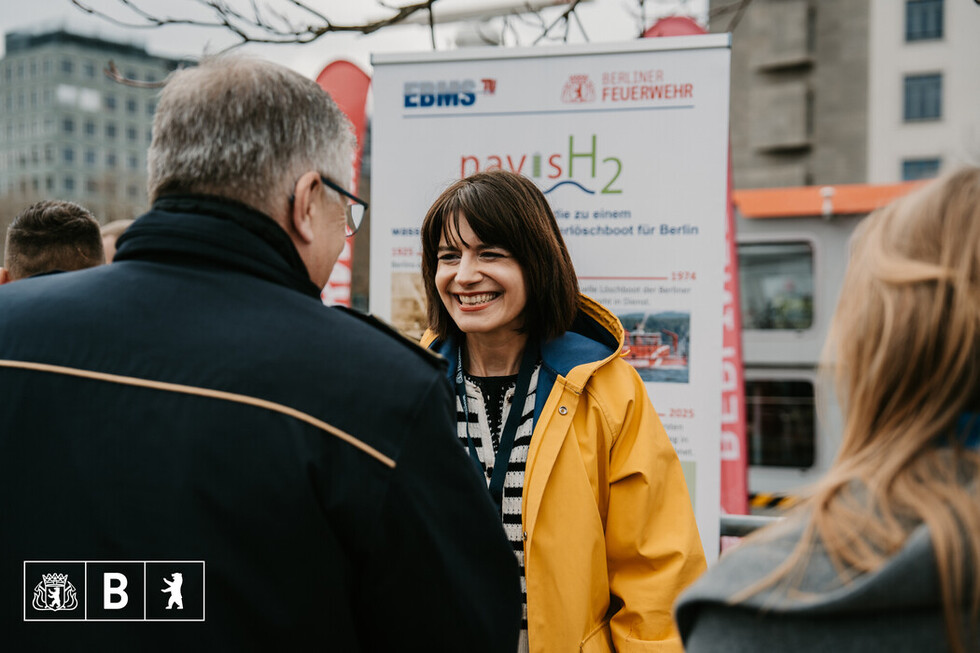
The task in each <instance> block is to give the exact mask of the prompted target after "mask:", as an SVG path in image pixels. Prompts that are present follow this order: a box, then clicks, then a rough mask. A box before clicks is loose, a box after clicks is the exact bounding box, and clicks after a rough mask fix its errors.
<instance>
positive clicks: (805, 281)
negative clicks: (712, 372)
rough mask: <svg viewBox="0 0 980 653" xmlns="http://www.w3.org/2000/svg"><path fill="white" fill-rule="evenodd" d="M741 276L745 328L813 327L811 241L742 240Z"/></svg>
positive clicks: (739, 269)
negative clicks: (749, 241) (751, 241)
mask: <svg viewBox="0 0 980 653" xmlns="http://www.w3.org/2000/svg"><path fill="white" fill-rule="evenodd" d="M738 278H739V283H740V287H739V291H740V294H741V297H742V328H743V329H792V330H799V329H809V328H810V327H811V326H813V247H812V246H811V245H810V243H807V242H770V243H739V245H738Z"/></svg>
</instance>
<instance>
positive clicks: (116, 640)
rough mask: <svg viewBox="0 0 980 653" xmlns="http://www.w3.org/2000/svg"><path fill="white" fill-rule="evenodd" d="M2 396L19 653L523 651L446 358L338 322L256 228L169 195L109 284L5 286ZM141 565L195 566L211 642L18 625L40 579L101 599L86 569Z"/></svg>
mask: <svg viewBox="0 0 980 653" xmlns="http://www.w3.org/2000/svg"><path fill="white" fill-rule="evenodd" d="M37 364H42V365H43V366H50V367H40V368H38V367H37ZM167 384H169V385H167ZM214 391H217V392H214ZM223 393H227V394H223ZM0 397H2V399H0V402H2V403H0V633H3V637H2V638H3V642H4V643H3V648H4V649H6V650H53V649H57V650H97V649H98V650H141V651H145V650H167V651H170V650H229V651H232V650H236V651H237V650H300V649H304V650H305V649H307V648H311V649H318V650H326V651H359V650H370V651H395V650H429V651H436V650H445V651H450V650H451V651H506V652H507V653H510V652H511V651H513V650H515V648H516V641H517V639H516V637H517V624H518V619H519V614H520V592H519V587H518V574H517V569H516V564H515V560H514V556H513V553H512V552H511V547H510V545H509V544H508V542H507V540H506V539H505V537H504V534H503V531H502V528H501V526H500V524H499V519H498V517H497V515H496V513H495V510H494V508H493V507H492V504H491V502H490V500H489V496H488V493H487V491H486V487H485V486H484V485H483V483H482V481H481V479H480V478H478V476H477V475H476V474H475V473H474V471H473V467H472V464H471V463H470V461H469V459H468V458H467V456H466V454H465V452H464V451H463V449H462V448H461V447H460V446H459V443H458V442H457V440H456V437H455V433H454V431H455V428H454V427H455V421H456V420H455V415H454V414H453V412H452V406H453V401H452V394H451V390H450V388H449V385H448V384H447V382H446V379H445V374H444V373H443V371H442V365H441V363H440V361H439V360H438V359H436V358H435V357H433V356H432V355H430V354H428V353H427V352H425V351H423V350H422V349H420V348H418V347H416V346H414V345H413V344H411V343H408V342H406V341H402V340H401V339H400V338H399V337H397V336H393V335H392V334H389V333H386V332H384V331H383V330H382V329H380V328H379V327H378V326H376V325H374V324H371V323H369V322H367V321H365V320H364V319H362V318H359V317H357V316H354V315H353V314H351V313H349V312H346V311H343V310H340V309H331V308H326V307H324V306H323V305H322V304H321V303H320V301H319V293H318V290H317V288H316V287H315V286H314V285H313V284H312V282H311V281H310V279H309V276H308V275H307V272H306V269H305V267H304V265H303V263H302V260H301V259H300V258H299V255H298V253H297V251H296V249H295V248H294V247H293V245H292V243H291V241H290V240H289V238H288V237H287V236H286V234H285V232H284V231H283V230H282V229H281V228H280V227H278V225H276V224H275V223H274V222H273V221H272V220H271V219H269V218H268V217H265V216H264V215H262V214H259V213H257V212H255V211H253V210H251V209H249V208H248V207H245V206H242V205H238V204H234V203H231V202H227V201H223V200H218V199H216V198H206V197H176V196H175V197H168V198H164V199H162V200H159V201H158V202H157V203H156V204H155V205H154V207H153V209H152V210H151V211H150V212H149V213H148V214H146V215H145V216H143V217H142V218H140V219H139V220H138V221H137V222H136V223H135V224H134V225H133V226H132V227H131V228H130V229H129V231H128V232H127V233H126V234H125V235H124V236H123V237H122V238H120V240H119V250H118V254H117V256H116V259H115V262H114V263H113V264H112V265H109V266H103V267H100V268H96V269H92V270H86V271H82V272H74V273H67V274H54V275H48V276H44V277H39V278H33V279H28V280H25V281H19V282H17V283H13V284H8V285H6V286H4V287H3V288H0ZM255 400H259V401H255ZM290 411H293V412H290ZM324 423H325V425H329V426H325V425H324ZM331 428H333V429H339V430H340V431H343V432H344V433H346V434H349V435H350V436H351V441H346V440H344V439H342V435H337V433H336V431H331V430H330V429H331ZM359 447H360V448H359ZM389 459H390V460H389ZM391 465H393V467H392V466H391ZM127 560H130V561H151V562H152V561H204V562H205V567H204V569H205V572H204V575H205V579H204V593H205V596H206V599H205V605H204V606H203V607H204V621H203V622H200V621H199V622H147V621H137V622H132V623H126V622H108V623H96V622H94V621H88V622H84V621H82V622H68V623H51V622H34V621H25V615H27V612H28V611H27V609H26V608H25V603H26V604H27V605H28V606H30V604H31V601H32V596H33V595H34V594H33V592H34V589H35V587H36V586H37V585H38V583H39V582H40V581H41V579H40V578H39V577H35V576H34V575H31V577H28V569H29V570H30V573H31V574H34V573H35V572H36V571H37V569H38V567H36V566H35V565H30V566H29V565H26V564H25V562H28V561H89V562H90V565H89V567H90V569H89V574H88V575H89V577H90V579H89V585H90V586H89V587H88V594H89V596H90V597H92V596H95V595H94V594H93V591H94V590H95V589H96V588H95V587H92V585H93V583H95V584H100V583H101V580H100V579H98V578H94V579H93V578H92V570H97V569H98V568H97V567H93V566H92V564H91V563H92V561H127ZM38 573H39V572H38ZM69 576H70V575H69ZM69 580H71V581H72V582H74V585H75V586H76V589H78V588H77V585H78V581H79V578H78V577H77V575H76V577H75V578H74V579H69ZM145 582H146V587H145V595H146V596H147V597H148V600H149V601H153V602H155V603H154V604H155V605H156V604H158V603H159V602H161V601H162V602H163V604H166V602H167V601H168V599H169V598H170V595H168V594H167V593H164V592H163V589H164V588H165V587H166V586H165V585H164V582H163V579H162V578H159V577H157V576H149V575H148V577H147V578H146V581H145ZM137 585H138V583H136V582H135V581H130V587H129V590H130V591H132V592H133V594H134V597H135V595H136V594H138V593H139V587H137ZM199 589H200V588H198V587H192V586H190V585H188V584H187V583H185V587H184V596H183V601H184V604H185V606H184V608H185V610H187V611H188V612H187V614H192V613H193V612H194V611H193V610H192V609H191V608H192V607H193V606H191V605H189V603H192V602H193V600H194V596H195V595H196V594H195V593H196V592H197V591H198V590H199ZM45 600H46V599H45ZM135 600H136V598H134V601H135ZM93 603H94V601H93ZM161 605H162V604H161ZM158 607H159V606H158ZM82 608H85V609H88V610H89V611H90V612H92V611H93V610H94V611H96V612H97V610H95V609H96V608H98V606H96V605H90V606H88V607H87V608H86V607H85V606H82V605H80V606H79V608H76V610H77V612H73V615H74V616H76V618H81V617H82V616H83V615H82ZM34 614H37V613H34ZM44 614H45V615H48V614H50V615H52V616H58V617H63V616H65V615H66V614H68V613H67V612H65V611H52V612H45V613H44ZM167 614H168V616H169V615H171V614H172V615H173V616H174V617H175V618H179V617H180V616H181V615H182V614H184V613H179V611H177V610H176V608H175V609H174V610H173V611H172V612H170V613H167ZM11 646H12V648H11Z"/></svg>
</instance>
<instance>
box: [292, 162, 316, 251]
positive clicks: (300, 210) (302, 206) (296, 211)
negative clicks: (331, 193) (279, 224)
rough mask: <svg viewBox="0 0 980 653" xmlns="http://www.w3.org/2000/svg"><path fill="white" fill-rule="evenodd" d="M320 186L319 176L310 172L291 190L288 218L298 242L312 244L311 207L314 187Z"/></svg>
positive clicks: (312, 212) (314, 197)
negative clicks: (290, 206)
mask: <svg viewBox="0 0 980 653" xmlns="http://www.w3.org/2000/svg"><path fill="white" fill-rule="evenodd" d="M319 185H320V175H319V173H317V172H314V171H312V170H311V171H310V172H307V173H305V174H303V176H302V177H300V178H299V181H297V182H296V186H295V188H293V198H294V199H293V212H292V215H290V216H289V219H290V221H291V222H292V225H293V229H294V230H295V231H296V233H297V235H298V236H299V238H300V240H302V241H303V242H305V243H311V242H313V214H314V212H315V209H314V207H313V204H314V200H315V199H316V197H317V196H316V195H315V192H316V187H317V186H319Z"/></svg>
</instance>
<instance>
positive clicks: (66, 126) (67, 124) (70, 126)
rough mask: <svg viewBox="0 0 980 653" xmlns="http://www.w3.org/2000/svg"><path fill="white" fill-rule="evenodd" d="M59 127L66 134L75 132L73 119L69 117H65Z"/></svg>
mask: <svg viewBox="0 0 980 653" xmlns="http://www.w3.org/2000/svg"><path fill="white" fill-rule="evenodd" d="M61 128H62V130H63V131H64V132H65V133H66V134H72V133H74V132H75V121H74V120H72V119H71V118H65V119H64V120H63V121H62V123H61Z"/></svg>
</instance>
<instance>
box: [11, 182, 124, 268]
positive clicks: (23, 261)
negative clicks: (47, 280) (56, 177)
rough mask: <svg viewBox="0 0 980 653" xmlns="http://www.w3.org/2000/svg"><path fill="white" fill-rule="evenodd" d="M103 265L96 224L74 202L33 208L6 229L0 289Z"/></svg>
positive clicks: (47, 203) (21, 213)
mask: <svg viewBox="0 0 980 653" xmlns="http://www.w3.org/2000/svg"><path fill="white" fill-rule="evenodd" d="M103 263H105V256H104V254H103V250H102V239H101V236H100V235H99V223H98V222H96V221H95V218H94V217H92V214H91V213H90V212H89V211H88V209H86V208H84V207H81V206H79V205H78V204H75V203H74V202H62V201H57V200H46V201H43V202H38V203H36V204H33V205H31V206H29V207H27V208H26V209H24V210H23V211H21V212H20V213H19V214H17V217H15V218H14V220H13V222H11V223H10V226H9V227H8V228H7V239H6V243H5V246H4V267H2V268H0V285H2V284H5V283H9V282H11V281H17V280H18V279H26V278H27V277H33V276H35V275H38V274H46V273H48V272H71V271H72V270H82V269H85V268H91V267H94V266H96V265H102V264H103Z"/></svg>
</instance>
